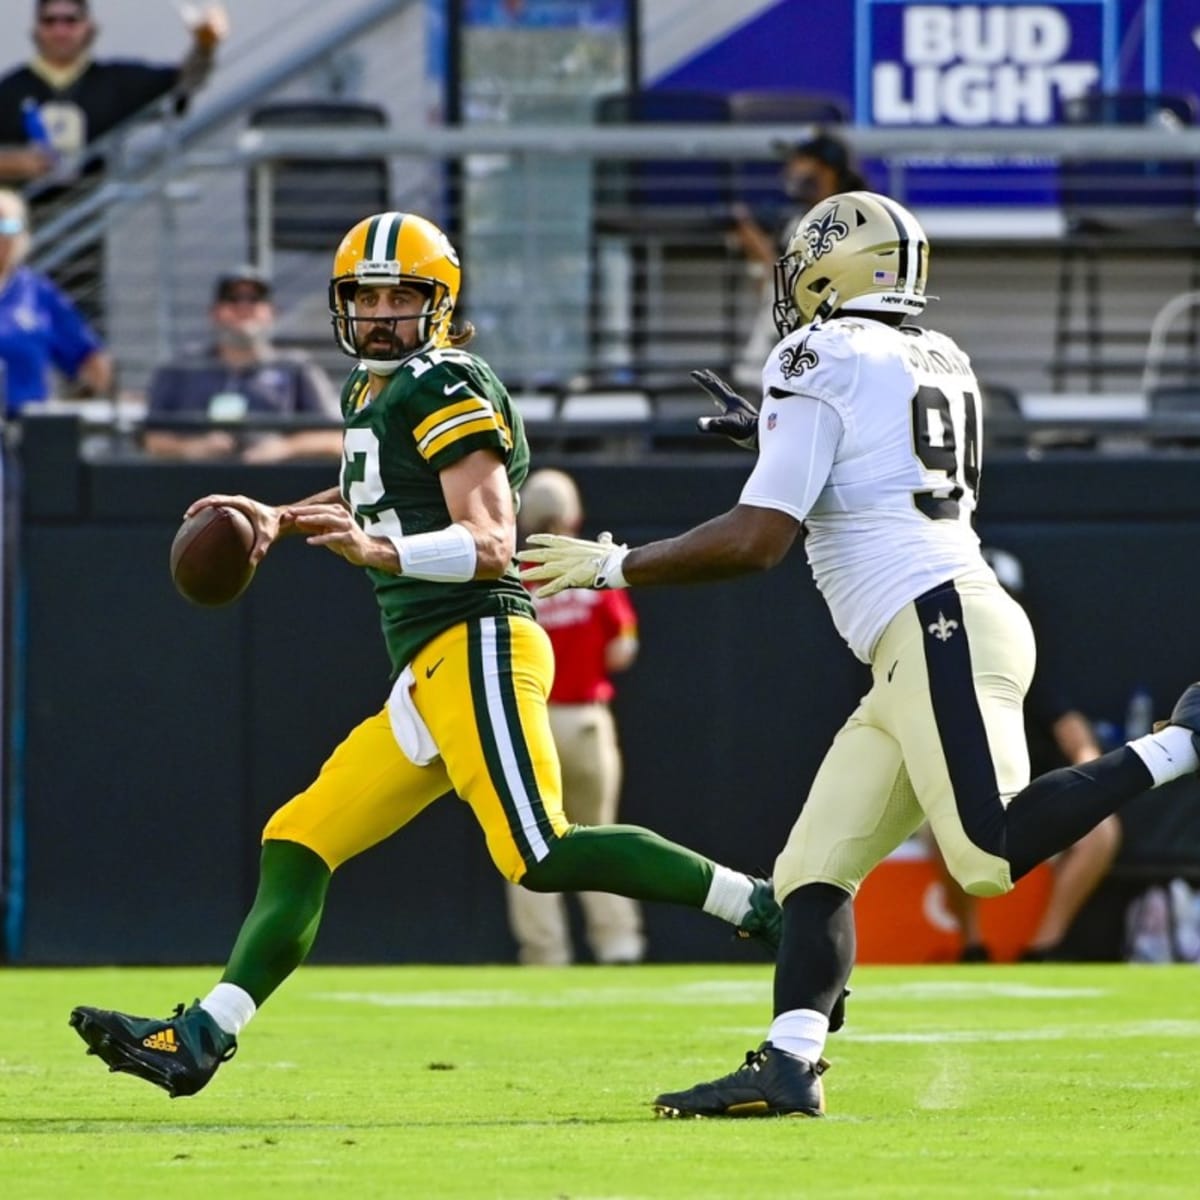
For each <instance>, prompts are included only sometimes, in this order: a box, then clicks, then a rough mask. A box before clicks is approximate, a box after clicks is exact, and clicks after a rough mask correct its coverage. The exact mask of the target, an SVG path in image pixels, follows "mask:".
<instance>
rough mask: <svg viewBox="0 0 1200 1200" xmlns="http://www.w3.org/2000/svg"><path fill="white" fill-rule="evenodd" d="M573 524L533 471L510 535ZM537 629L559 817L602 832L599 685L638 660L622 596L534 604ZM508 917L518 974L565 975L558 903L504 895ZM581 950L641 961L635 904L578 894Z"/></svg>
mask: <svg viewBox="0 0 1200 1200" xmlns="http://www.w3.org/2000/svg"><path fill="white" fill-rule="evenodd" d="M582 524H583V506H582V504H581V503H580V500H579V490H578V489H577V488H576V486H575V481H574V480H573V479H572V478H571V477H570V476H569V475H567V474H564V473H563V472H562V471H536V472H535V473H534V474H532V475H530V477H529V479H528V480H527V481H526V482H525V485H524V487H522V488H521V507H520V511H519V512H518V514H517V530H518V534H519V536H520V538H521V539H522V540H524V539H525V538H527V537H528V536H529V535H530V534H534V533H565V534H569V535H572V536H574V535H575V534H577V533H578V532H579V529H580V527H581V525H582ZM535 607H536V609H537V618H538V622H539V624H540V625H541V626H542V628H543V629H545V631H546V633H547V634H548V635H549V637H550V643H551V645H552V646H553V648H554V662H555V671H554V686H553V687H552V688H551V690H550V705H549V708H550V730H551V733H552V734H553V736H554V744H555V745H556V746H557V747H558V757H559V761H560V762H561V764H562V778H563V807H564V809H565V810H566V814H567V817H568V819H569V820H570V821H571V822H572V824H580V825H611V824H613V823H614V822H615V821H616V819H617V801H618V798H619V794H620V790H621V751H620V747H619V746H618V744H617V730H616V724H615V722H614V721H613V715H612V710H611V709H610V708H609V701H610V700H611V698H612V695H613V685H612V682H611V680H610V679H609V676H610V675H611V674H613V673H615V672H619V671H624V670H627V669H628V668H629V667H630V666H632V665H633V661H634V659H635V658H636V657H637V652H638V637H637V618H636V617H635V616H634V612H633V605H632V604H631V603H630V601H629V597H628V596H627V595H626V593H625V592H575V591H571V592H561V593H559V594H558V595H557V596H550V597H548V598H547V599H544V600H535ZM507 893H508V915H509V923H510V926H511V928H512V932H513V936H514V937H515V938H516V939H517V948H518V957H519V959H520V961H521V962H522V963H523V964H524V965H526V966H549V967H558V966H566V965H567V964H568V963H570V961H571V959H572V951H571V933H570V929H569V927H568V924H567V913H566V906H565V904H564V896H563V895H562V894H561V893H558V892H531V891H529V890H528V889H527V888H522V887H517V886H515V885H513V884H509V885H508V886H507ZM579 902H580V905H581V907H582V908H583V915H584V921H585V925H586V929H587V939H588V944H589V945H590V947H591V950H592V956H593V957H594V958H595V960H596V961H597V962H598V963H606V964H618V963H620V964H628V963H636V962H640V961H641V960H642V957H643V955H644V954H645V950H646V939H645V937H644V936H643V934H642V918H641V912H640V910H639V908H638V905H637V902H636V901H634V900H631V899H629V898H628V897H627V896H617V895H614V894H613V893H611V892H580V893H579Z"/></svg>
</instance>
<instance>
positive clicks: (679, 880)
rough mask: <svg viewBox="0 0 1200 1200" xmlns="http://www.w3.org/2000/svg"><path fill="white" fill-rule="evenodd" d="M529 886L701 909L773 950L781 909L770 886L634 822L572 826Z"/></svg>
mask: <svg viewBox="0 0 1200 1200" xmlns="http://www.w3.org/2000/svg"><path fill="white" fill-rule="evenodd" d="M521 883H522V885H523V886H524V887H527V888H529V889H530V890H531V891H535V892H578V891H593V892H615V893H616V894H617V895H618V896H628V897H630V898H631V899H633V900H657V901H662V902H664V903H667V904H683V905H686V906H687V907H689V908H699V909H702V910H703V911H704V912H706V913H710V914H711V915H712V916H715V917H719V918H720V919H721V920H723V921H728V922H729V924H731V925H737V926H738V927H739V928H741V929H742V930H743V931H744V932H745V933H747V934H749V935H751V936H752V937H756V938H759V939H760V940H761V941H763V942H764V943H765V944H766V945H767V947H768V948H769V949H770V950H771V952H772V953H774V951H775V948H776V946H777V945H778V942H779V908H778V906H777V905H776V904H775V901H774V898H773V896H772V895H771V890H770V885H769V884H767V883H765V882H764V881H763V880H755V879H752V878H751V877H750V876H748V875H744V874H742V873H741V872H740V871H733V870H730V868H728V867H724V866H721V865H720V864H719V863H715V862H713V861H712V859H710V858H705V857H704V855H702V854H697V853H696V852H695V851H693V850H689V849H688V848H687V847H686V846H681V845H679V844H678V843H676V842H670V841H668V840H667V839H666V838H664V837H661V836H660V835H659V834H657V833H654V832H653V831H651V830H649V829H643V828H642V827H641V826H638V825H603V826H594V827H588V826H583V825H574V826H572V827H571V828H570V829H569V830H567V832H566V833H565V834H564V835H563V836H562V837H559V838H557V839H556V840H555V842H554V844H553V845H552V846H551V848H550V853H549V854H548V855H547V856H546V857H545V858H543V859H542V861H541V862H539V863H535V864H534V865H533V866H531V867H530V868H529V870H528V871H527V872H526V873H525V876H524V877H523V878H522V880H521Z"/></svg>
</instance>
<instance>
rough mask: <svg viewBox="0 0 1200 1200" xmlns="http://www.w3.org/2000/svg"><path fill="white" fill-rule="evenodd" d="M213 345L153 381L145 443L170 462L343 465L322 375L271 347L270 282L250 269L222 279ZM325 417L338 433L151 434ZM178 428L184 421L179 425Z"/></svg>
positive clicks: (336, 417)
mask: <svg viewBox="0 0 1200 1200" xmlns="http://www.w3.org/2000/svg"><path fill="white" fill-rule="evenodd" d="M209 315H210V318H211V322H212V340H211V341H210V342H209V343H208V344H207V345H206V346H203V347H201V348H199V349H198V350H196V351H195V352H193V353H191V354H189V355H187V356H185V357H183V358H182V359H181V360H180V361H178V362H171V363H166V364H164V365H163V366H160V367H159V368H158V369H157V370H156V371H155V373H154V375H153V377H152V378H151V380H150V386H149V390H148V397H147V408H146V418H147V429H146V431H145V433H144V435H143V444H144V446H145V448H146V450H147V451H149V452H150V453H151V454H157V455H162V456H164V457H169V458H186V459H207V458H229V457H237V458H240V459H241V460H242V461H243V462H252V463H268V462H280V461H282V460H284V459H293V458H340V457H341V453H342V431H341V408H340V405H339V404H338V399H337V396H336V395H335V394H334V391H333V387H332V385H331V384H330V382H329V379H328V378H327V377H326V375H325V373H324V372H323V371H322V370H321V369H320V368H319V367H318V366H317V365H316V364H315V363H314V362H313V361H312V360H311V359H310V358H309V357H308V356H307V355H305V354H303V353H301V352H298V351H282V350H277V349H275V348H274V347H273V346H272V344H271V330H272V326H273V325H274V320H275V310H274V306H273V304H272V303H271V285H270V282H269V281H268V280H267V279H266V278H265V276H263V275H262V274H261V273H259V272H258V271H256V270H255V269H254V268H253V267H238V268H235V269H234V270H231V271H227V272H226V273H225V274H223V275H221V276H219V277H218V279H217V281H216V287H215V289H214V292H213V302H212V307H211V309H210V310H209ZM287 416H296V417H305V418H317V419H320V418H326V419H328V420H329V421H330V422H337V428H326V429H320V428H310V429H297V430H295V431H289V432H280V431H278V430H270V431H263V430H259V431H257V432H255V431H249V430H248V431H246V432H241V431H238V432H231V431H230V430H228V429H205V430H199V431H196V430H192V429H188V430H181V429H173V430H169V429H166V428H162V427H160V428H157V429H156V428H153V426H154V424H155V423H156V422H162V423H164V424H169V423H170V421H171V420H172V419H173V418H176V419H177V418H180V417H184V418H193V419H194V418H196V417H207V418H208V419H210V420H212V421H221V422H228V421H242V420H250V421H253V419H254V418H255V417H287ZM179 423H181V422H179Z"/></svg>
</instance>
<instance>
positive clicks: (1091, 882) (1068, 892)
mask: <svg viewBox="0 0 1200 1200" xmlns="http://www.w3.org/2000/svg"><path fill="white" fill-rule="evenodd" d="M1120 848H1121V819H1120V817H1118V816H1116V815H1115V814H1114V815H1113V816H1110V817H1106V818H1105V819H1104V820H1103V821H1101V822H1100V824H1099V825H1097V826H1096V827H1095V829H1093V830H1092V831H1091V832H1090V833H1087V834H1085V835H1084V836H1083V837H1081V838H1080V839H1079V841H1077V842H1076V843H1075V844H1074V845H1073V846H1071V847H1069V848H1068V849H1066V850H1064V851H1063V852H1062V854H1060V855H1059V857H1058V859H1057V861H1056V862H1055V864H1054V885H1053V887H1052V888H1051V889H1050V899H1049V901H1048V902H1047V904H1046V911H1045V912H1044V913H1043V914H1042V919H1041V921H1040V923H1039V924H1038V927H1037V930H1036V931H1035V932H1034V935H1033V937H1032V939H1031V940H1030V943H1029V945H1028V947H1027V948H1026V950H1025V952H1024V954H1023V955H1022V958H1024V959H1025V960H1026V961H1038V960H1040V959H1043V958H1047V957H1050V956H1051V955H1053V953H1054V950H1055V948H1056V947H1057V946H1058V944H1059V943H1060V942H1061V941H1062V940H1063V938H1065V937H1066V936H1067V930H1068V929H1070V927H1071V922H1072V921H1074V920H1075V917H1076V916H1077V915H1078V913H1079V910H1080V909H1081V908H1082V907H1083V905H1084V903H1085V901H1086V900H1087V898H1088V897H1089V896H1090V895H1091V894H1092V893H1093V892H1094V891H1095V890H1096V888H1097V887H1098V886H1099V884H1100V881H1101V880H1102V879H1103V878H1104V877H1105V875H1107V874H1108V871H1109V868H1110V867H1111V866H1112V864H1113V860H1114V859H1115V858H1116V857H1117V851H1118V850H1120Z"/></svg>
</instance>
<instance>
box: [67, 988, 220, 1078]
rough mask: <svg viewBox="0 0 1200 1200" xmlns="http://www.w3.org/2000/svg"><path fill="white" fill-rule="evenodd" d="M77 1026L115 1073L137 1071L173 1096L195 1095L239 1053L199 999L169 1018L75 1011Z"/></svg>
mask: <svg viewBox="0 0 1200 1200" xmlns="http://www.w3.org/2000/svg"><path fill="white" fill-rule="evenodd" d="M70 1023H71V1026H72V1028H74V1029H75V1030H76V1031H77V1032H78V1033H79V1036H80V1037H81V1038H83V1040H84V1041H85V1042H87V1044H88V1053H89V1054H95V1055H98V1056H99V1057H100V1059H101V1060H102V1061H104V1062H106V1063H107V1064H108V1069H109V1070H110V1071H124V1072H125V1073H127V1074H129V1075H136V1076H137V1077H138V1078H139V1079H145V1080H146V1081H147V1082H148V1083H153V1084H154V1085H156V1086H157V1087H160V1088H164V1089H165V1090H166V1092H167V1094H168V1095H169V1096H171V1097H172V1098H174V1097H175V1096H194V1095H195V1094H196V1093H197V1092H198V1091H199V1090H200V1089H201V1088H202V1087H204V1085H205V1084H206V1083H208V1081H209V1080H210V1079H211V1078H212V1077H213V1076H214V1075H215V1074H216V1073H217V1068H218V1067H219V1066H220V1065H221V1064H222V1063H223V1062H228V1061H229V1060H230V1059H231V1058H232V1057H233V1056H234V1054H235V1053H236V1051H237V1038H235V1037H234V1036H233V1034H231V1033H226V1032H225V1031H224V1030H223V1029H222V1028H221V1027H220V1026H219V1025H218V1024H217V1023H216V1021H214V1020H213V1019H212V1017H211V1016H209V1014H208V1013H207V1012H205V1011H204V1009H202V1008H201V1007H200V1003H199V1001H193V1003H192V1006H191V1008H188V1009H185V1008H184V1007H183V1005H182V1004H180V1005H178V1006H177V1007H176V1009H175V1015H174V1016H173V1017H169V1018H168V1019H167V1020H165V1021H160V1020H156V1019H155V1018H153V1017H131V1016H128V1015H127V1014H125V1013H119V1012H111V1011H109V1010H108V1009H106V1008H87V1007H80V1008H74V1009H72V1010H71V1022H70Z"/></svg>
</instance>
